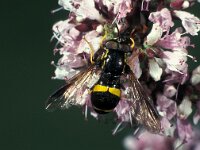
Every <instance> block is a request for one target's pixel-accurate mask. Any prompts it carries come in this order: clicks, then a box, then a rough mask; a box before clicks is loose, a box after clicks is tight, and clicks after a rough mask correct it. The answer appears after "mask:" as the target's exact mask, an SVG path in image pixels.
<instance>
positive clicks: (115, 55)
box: [46, 35, 160, 133]
mask: <svg viewBox="0 0 200 150" xmlns="http://www.w3.org/2000/svg"><path fill="white" fill-rule="evenodd" d="M133 46H134V41H133V39H130V38H129V37H127V36H125V35H119V36H118V37H117V38H112V39H109V40H107V41H106V42H105V43H104V44H103V48H104V53H103V54H101V55H99V56H97V57H96V58H95V59H94V60H93V61H94V63H91V64H90V65H89V66H88V67H87V68H86V69H85V70H84V71H81V72H80V73H78V74H77V75H75V76H74V77H73V78H71V79H70V80H68V81H67V82H66V84H65V85H64V86H63V87H61V88H60V89H58V90H57V91H56V92H55V93H53V94H52V95H51V96H50V97H49V98H48V100H47V102H46V109H47V110H54V109H57V108H63V107H65V106H66V105H68V104H70V105H81V104H82V103H84V102H83V99H82V96H83V95H85V94H86V95H90V99H91V104H92V107H93V109H94V110H95V111H96V112H97V113H99V114H106V113H109V112H112V111H113V109H114V108H115V107H116V106H117V105H118V103H119V101H120V99H121V93H122V90H123V83H122V81H121V77H122V76H124V78H125V79H126V81H127V82H128V86H129V87H128V88H129V92H128V93H127V101H129V102H130V104H131V107H130V113H131V115H132V117H133V118H134V120H135V121H136V122H138V123H139V124H141V125H143V126H144V127H145V128H147V129H148V130H149V131H152V132H154V133H155V132H159V131H160V121H159V115H158V112H157V110H156V108H155V106H154V104H153V101H152V100H151V99H150V97H149V96H148V95H147V94H146V92H145V90H144V89H143V87H142V85H141V84H140V82H139V81H138V79H137V78H136V77H135V75H134V73H133V72H132V71H131V69H130V67H129V66H128V64H127V57H128V54H129V53H131V52H132V48H133ZM80 91H81V94H78V93H80ZM77 95H79V96H77ZM80 95H81V96H80Z"/></svg>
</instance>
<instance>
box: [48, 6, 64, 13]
mask: <svg viewBox="0 0 200 150" xmlns="http://www.w3.org/2000/svg"><path fill="white" fill-rule="evenodd" d="M62 9H64V7H59V8H57V9H54V10H52V11H51V13H52V14H54V13H56V12H58V11H60V10H62Z"/></svg>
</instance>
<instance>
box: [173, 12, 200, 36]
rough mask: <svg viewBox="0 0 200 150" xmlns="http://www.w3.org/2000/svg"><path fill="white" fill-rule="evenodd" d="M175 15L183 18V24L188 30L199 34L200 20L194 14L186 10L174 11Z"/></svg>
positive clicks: (190, 32) (192, 33)
mask: <svg viewBox="0 0 200 150" xmlns="http://www.w3.org/2000/svg"><path fill="white" fill-rule="evenodd" d="M174 15H175V16H176V17H178V18H180V19H181V21H182V25H183V27H184V28H185V30H186V32H187V33H189V34H191V35H193V36H194V35H198V33H197V32H199V30H200V20H199V18H197V17H196V16H194V15H193V14H190V13H188V12H186V11H180V10H179V11H178V10H175V11H174Z"/></svg>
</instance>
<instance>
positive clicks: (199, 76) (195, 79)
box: [191, 66, 200, 85]
mask: <svg viewBox="0 0 200 150" xmlns="http://www.w3.org/2000/svg"><path fill="white" fill-rule="evenodd" d="M191 83H192V85H197V84H199V83H200V66H198V67H197V68H196V69H195V70H193V72H192V77H191Z"/></svg>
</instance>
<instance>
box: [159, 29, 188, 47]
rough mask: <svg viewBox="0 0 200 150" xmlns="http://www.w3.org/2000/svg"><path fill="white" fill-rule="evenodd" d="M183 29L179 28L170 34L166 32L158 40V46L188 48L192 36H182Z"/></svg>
mask: <svg viewBox="0 0 200 150" xmlns="http://www.w3.org/2000/svg"><path fill="white" fill-rule="evenodd" d="M181 33H182V29H181V28H177V29H176V30H175V31H174V32H172V33H171V34H170V35H169V34H166V35H165V36H164V37H162V38H161V39H159V40H158V42H157V43H156V45H157V46H160V47H162V48H164V49H171V50H176V49H186V48H187V47H188V46H190V38H189V37H188V36H184V37H182V34H181Z"/></svg>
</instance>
